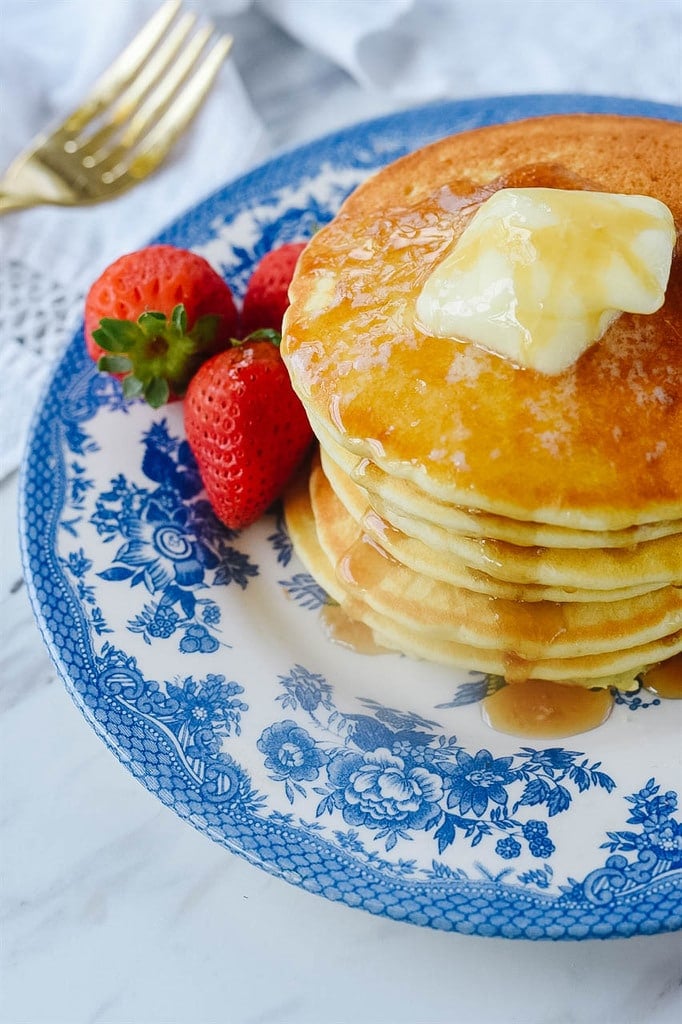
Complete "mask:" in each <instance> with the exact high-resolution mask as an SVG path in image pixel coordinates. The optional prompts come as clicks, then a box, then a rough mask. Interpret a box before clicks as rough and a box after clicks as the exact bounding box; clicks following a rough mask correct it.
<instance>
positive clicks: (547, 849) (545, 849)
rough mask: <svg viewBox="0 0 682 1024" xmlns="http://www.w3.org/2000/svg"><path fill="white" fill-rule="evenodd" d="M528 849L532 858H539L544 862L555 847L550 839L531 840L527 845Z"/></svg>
mask: <svg viewBox="0 0 682 1024" xmlns="http://www.w3.org/2000/svg"><path fill="white" fill-rule="evenodd" d="M528 849H529V850H530V852H531V854H532V856H533V857H540V858H542V859H544V860H546V859H547V858H548V857H551V856H552V854H553V853H554V850H555V849H556V847H555V846H554V843H553V842H552V840H551V839H547V838H543V839H532V840H531V841H530V842H529V843H528Z"/></svg>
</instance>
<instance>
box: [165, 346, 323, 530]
mask: <svg viewBox="0 0 682 1024" xmlns="http://www.w3.org/2000/svg"><path fill="white" fill-rule="evenodd" d="M184 419H185V430H186V432H187V440H188V442H189V445H190V447H191V449H192V452H193V453H194V457H195V459H196V461H197V465H198V467H199V472H200V474H201V479H202V481H203V484H204V487H205V488H206V494H207V496H208V499H209V501H210V502H211V506H212V508H213V511H214V512H215V514H216V515H217V517H218V518H219V519H220V520H221V522H223V523H225V525H226V526H229V527H230V528H231V529H234V530H237V529H241V528H242V527H243V526H248V525H249V524H250V523H253V522H255V520H256V519H258V518H259V517H260V516H261V515H262V514H263V512H265V510H266V509H267V508H268V506H269V505H271V504H272V502H273V501H274V500H275V499H276V498H278V497H279V496H280V494H281V493H282V490H283V489H284V487H285V485H286V484H287V483H288V481H289V479H290V478H291V476H292V475H293V474H294V473H295V472H296V470H297V468H298V466H299V465H300V463H301V460H302V459H303V457H304V456H305V454H306V451H307V450H308V448H309V447H310V445H311V442H312V439H313V435H312V431H311V429H310V424H309V423H308V419H307V417H306V414H305V411H304V409H303V406H302V405H301V403H300V401H299V399H298V398H297V396H296V395H295V394H294V392H293V390H292V387H291V382H290V381H289V376H288V374H287V371H286V368H285V366H284V363H283V362H282V359H281V357H280V354H279V348H278V347H277V346H276V345H274V344H273V343H272V342H271V341H258V340H256V341H248V340H247V341H245V342H244V344H243V345H235V346H234V347H232V348H229V349H226V350H225V351H224V352H219V353H218V354H217V355H215V356H213V357H212V358H211V359H209V360H208V361H207V362H205V363H204V364H203V366H201V368H200V369H199V370H198V372H197V373H196V375H195V376H194V377H193V378H192V380H191V381H190V383H189V387H188V388H187V394H186V395H185V405H184Z"/></svg>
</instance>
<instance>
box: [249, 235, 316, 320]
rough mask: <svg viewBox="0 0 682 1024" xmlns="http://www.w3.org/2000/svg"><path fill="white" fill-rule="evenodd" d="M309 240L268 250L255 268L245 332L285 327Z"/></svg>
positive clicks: (251, 281) (250, 283) (250, 284)
mask: <svg viewBox="0 0 682 1024" xmlns="http://www.w3.org/2000/svg"><path fill="white" fill-rule="evenodd" d="M304 249H305V242H288V243H287V244H286V245H281V246H279V248H278V249H273V250H272V251H271V252H269V253H267V255H265V256H264V257H263V259H262V260H261V261H260V263H259V264H258V265H257V267H256V269H255V270H254V272H253V274H252V275H251V278H250V280H249V283H248V285H247V288H246V294H245V296H244V305H243V307H242V334H244V335H248V334H251V333H252V332H253V331H257V330H261V329H263V328H270V329H271V330H274V331H281V330H282V317H283V316H284V311H285V310H286V308H287V306H288V305H289V295H288V291H289V284H290V282H291V278H292V277H293V275H294V270H295V268H296V262H297V260H298V257H299V256H300V255H301V253H302V252H303V250H304Z"/></svg>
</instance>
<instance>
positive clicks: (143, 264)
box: [85, 245, 238, 407]
mask: <svg viewBox="0 0 682 1024" xmlns="http://www.w3.org/2000/svg"><path fill="white" fill-rule="evenodd" d="M237 328H238V313H237V307H236V305H235V302H234V299H233V297H232V292H231V290H230V288H229V286H228V285H227V283H226V282H225V281H224V280H223V279H222V277H221V276H220V274H219V273H218V272H217V271H216V270H214V268H213V267H212V266H211V265H210V263H208V261H207V260H205V259H204V258H203V256H198V255H197V254H196V253H193V252H190V251H189V250H187V249H179V248H177V247H176V246H172V245H150V246H147V247H146V248H144V249H139V250H137V251H135V252H131V253H127V254H126V255H125V256H121V257H120V258H119V259H117V260H116V261H115V262H114V263H112V264H110V266H108V267H107V268H106V269H105V270H104V271H103V273H102V274H100V276H99V277H98V278H97V280H96V281H95V282H94V283H93V284H92V286H91V287H90V289H89V291H88V294H87V296H86V299H85V345H86V348H87V350H88V352H89V354H90V356H91V357H92V359H94V360H95V362H97V364H98V366H99V367H100V369H102V370H105V371H107V372H109V373H113V374H114V375H116V376H118V377H120V378H121V380H122V382H123V390H124V393H125V394H126V396H127V397H130V398H134V397H137V396H144V398H145V399H146V400H147V401H148V402H149V404H150V405H153V406H154V407H158V406H160V405H163V404H164V403H165V402H167V401H168V400H169V399H171V398H179V397H181V396H182V395H183V394H184V393H185V389H186V387H187V384H188V383H189V380H190V378H191V377H192V374H193V373H195V372H196V370H197V369H198V367H199V366H200V365H201V363H202V362H203V361H204V360H205V359H207V358H208V357H209V356H211V355H213V353H215V352H219V351H221V350H222V349H224V348H225V347H226V346H227V345H229V344H230V338H231V337H233V336H234V335H235V334H236V332H237Z"/></svg>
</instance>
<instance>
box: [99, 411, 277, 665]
mask: <svg viewBox="0 0 682 1024" xmlns="http://www.w3.org/2000/svg"><path fill="white" fill-rule="evenodd" d="M142 440H143V455H142V472H143V473H144V476H145V477H146V478H147V480H148V481H150V482H151V483H152V484H154V485H155V486H153V487H140V486H139V485H138V484H136V483H133V482H131V481H130V480H129V479H128V478H127V477H126V476H125V475H124V474H119V475H118V476H116V477H115V478H114V479H112V480H111V484H110V487H109V489H108V490H106V491H104V492H103V493H101V494H100V495H99V497H98V498H97V500H96V503H95V511H94V514H93V515H92V516H91V518H90V522H91V523H92V525H93V526H94V527H95V528H96V530H97V533H98V535H99V536H100V537H101V538H102V540H103V542H104V543H110V542H112V541H117V540H123V543H122V544H121V545H120V546H118V547H117V549H116V551H115V553H114V555H113V557H112V559H111V563H112V564H111V566H110V568H108V569H105V570H104V571H102V572H100V573H98V575H99V577H100V578H101V579H103V580H105V581H107V582H110V583H114V582H116V583H121V582H127V583H128V584H129V586H131V587H138V586H142V587H143V588H144V590H145V591H146V592H147V593H148V594H150V595H151V596H152V598H153V600H151V601H148V602H144V603H142V607H141V608H140V610H139V611H138V613H137V614H136V615H135V616H134V617H133V618H132V619H130V620H129V622H128V628H129V629H130V631H131V632H133V633H139V634H140V635H141V636H142V638H143V640H144V641H145V643H147V644H151V643H152V642H153V640H154V639H159V638H160V639H167V638H168V637H171V636H173V635H174V634H175V633H177V632H180V633H181V634H182V635H181V638H180V640H179V643H178V650H179V651H180V652H181V653H183V654H211V653H213V652H214V651H217V650H218V648H219V646H220V643H221V641H220V639H219V635H217V634H219V628H220V618H221V612H220V607H219V605H218V604H217V603H216V602H215V601H214V600H212V599H210V598H208V597H201V596H200V594H201V592H202V591H204V590H206V589H208V587H209V585H210V586H211V587H219V586H228V585H229V584H234V585H236V586H238V587H240V588H241V589H245V588H246V587H247V586H248V583H249V581H250V580H251V579H252V578H253V577H254V576H257V575H258V566H257V565H255V564H254V563H253V562H251V561H250V559H249V557H248V555H246V554H244V553H243V552H241V551H239V550H238V549H237V548H236V547H235V546H234V545H233V544H232V543H231V541H232V540H233V539H234V537H235V536H236V535H235V534H234V533H233V532H231V531H229V530H227V529H226V528H225V527H224V526H222V524H220V523H218V521H217V520H216V518H215V516H214V514H213V511H212V509H211V507H210V505H209V503H208V502H207V501H206V499H205V498H202V497H200V494H201V490H202V484H201V479H200V477H199V474H198V471H197V468H196V464H195V462H194V459H193V457H192V453H191V451H190V448H189V445H188V444H187V441H185V440H184V439H182V440H181V439H179V438H177V437H173V436H172V435H171V434H170V432H169V430H168V426H167V423H166V421H165V420H161V421H160V422H158V423H154V424H153V425H152V427H151V428H150V429H149V430H148V431H147V432H146V433H145V434H144V435H143V439H142ZM223 642H224V641H223Z"/></svg>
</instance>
